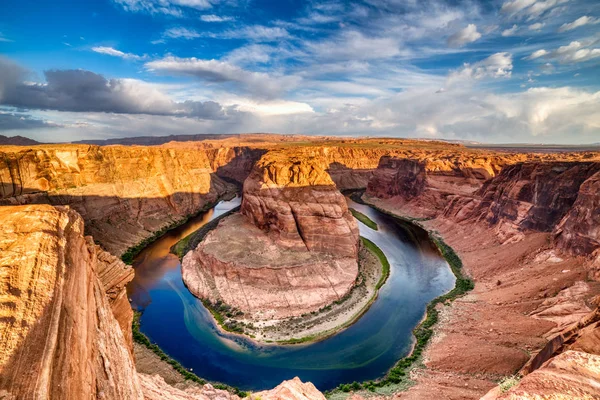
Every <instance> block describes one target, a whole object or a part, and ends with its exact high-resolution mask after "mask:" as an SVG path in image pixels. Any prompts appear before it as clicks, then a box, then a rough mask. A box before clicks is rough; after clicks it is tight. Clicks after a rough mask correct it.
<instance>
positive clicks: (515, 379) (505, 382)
mask: <svg viewBox="0 0 600 400" xmlns="http://www.w3.org/2000/svg"><path fill="white" fill-rule="evenodd" d="M520 381H521V377H520V376H518V375H512V376H507V377H506V378H504V379H502V380H501V381H500V383H499V384H498V386H499V387H500V391H501V392H502V393H506V392H508V391H509V390H510V388H511V387H513V386H516V385H517V384H518V383H519V382H520Z"/></svg>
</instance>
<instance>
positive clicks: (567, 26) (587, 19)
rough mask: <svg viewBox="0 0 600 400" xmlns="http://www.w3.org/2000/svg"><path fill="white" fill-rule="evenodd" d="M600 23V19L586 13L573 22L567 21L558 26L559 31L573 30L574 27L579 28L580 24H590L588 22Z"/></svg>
mask: <svg viewBox="0 0 600 400" xmlns="http://www.w3.org/2000/svg"><path fill="white" fill-rule="evenodd" d="M597 23H600V19H598V18H592V17H588V16H587V15H584V16H583V17H579V18H577V19H576V20H575V21H573V22H569V23H565V24H562V25H561V26H560V28H558V31H559V32H566V31H571V30H573V29H576V28H579V27H580V26H584V25H588V24H597Z"/></svg>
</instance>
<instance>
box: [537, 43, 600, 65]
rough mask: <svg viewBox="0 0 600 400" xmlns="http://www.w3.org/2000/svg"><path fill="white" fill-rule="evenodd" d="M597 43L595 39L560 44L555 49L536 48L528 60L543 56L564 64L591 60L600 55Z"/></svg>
mask: <svg viewBox="0 0 600 400" xmlns="http://www.w3.org/2000/svg"><path fill="white" fill-rule="evenodd" d="M595 44H596V42H595V41H593V40H587V41H577V40H576V41H573V42H571V43H569V44H568V45H565V46H560V47H559V48H557V49H555V50H553V51H547V50H545V49H541V50H536V51H534V52H533V53H531V55H529V56H528V57H525V59H526V60H535V59H538V58H541V57H544V58H546V59H551V60H556V61H558V62H560V63H562V64H574V63H580V62H585V61H589V60H591V59H594V58H597V57H600V48H595V47H594V45H595Z"/></svg>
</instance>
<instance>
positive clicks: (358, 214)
mask: <svg viewBox="0 0 600 400" xmlns="http://www.w3.org/2000/svg"><path fill="white" fill-rule="evenodd" d="M350 212H351V213H352V215H354V218H356V219H357V220H359V221H360V222H362V223H363V224H365V225H366V226H368V227H369V228H371V229H373V230H374V231H377V230H379V228H378V227H377V223H375V221H373V220H372V219H371V218H369V217H367V216H366V215H365V214H363V213H361V212H360V211H357V210H355V209H354V208H351V209H350Z"/></svg>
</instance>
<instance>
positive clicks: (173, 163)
mask: <svg viewBox="0 0 600 400" xmlns="http://www.w3.org/2000/svg"><path fill="white" fill-rule="evenodd" d="M8 150H9V151H5V152H2V153H0V156H1V157H0V204H30V203H48V204H53V205H69V206H71V207H73V208H74V209H75V210H77V211H78V212H79V213H80V214H81V216H82V217H83V218H84V220H85V221H86V229H87V233H89V234H91V235H92V236H93V237H94V240H95V241H96V242H98V243H100V244H101V245H102V246H103V247H104V248H105V249H106V250H108V251H110V252H111V253H112V254H115V255H120V254H122V253H123V252H124V251H125V250H126V249H127V248H128V247H130V246H132V245H135V244H137V243H139V242H140V241H141V240H143V239H145V238H147V237H149V236H152V235H153V234H154V232H156V231H159V230H160V229H162V228H164V227H165V226H168V225H170V224H172V223H174V222H176V221H180V220H181V219H183V218H185V217H187V216H189V215H190V214H194V213H196V212H198V211H199V210H201V209H202V208H203V207H205V206H206V205H207V204H209V203H211V202H214V201H215V200H217V199H218V198H219V196H221V195H222V194H224V193H225V192H227V191H230V190H233V188H232V187H231V186H230V185H229V184H227V183H225V182H224V181H222V180H221V179H220V178H219V177H218V176H216V175H215V174H214V173H213V166H212V165H211V160H210V159H209V158H208V156H207V154H206V152H205V151H203V150H186V149H170V148H164V147H124V146H110V147H99V146H83V145H77V146H76V145H61V146H39V147H35V148H31V149H25V150H22V149H15V148H8ZM226 160H227V158H225V161H224V162H226ZM213 161H214V160H213Z"/></svg>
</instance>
